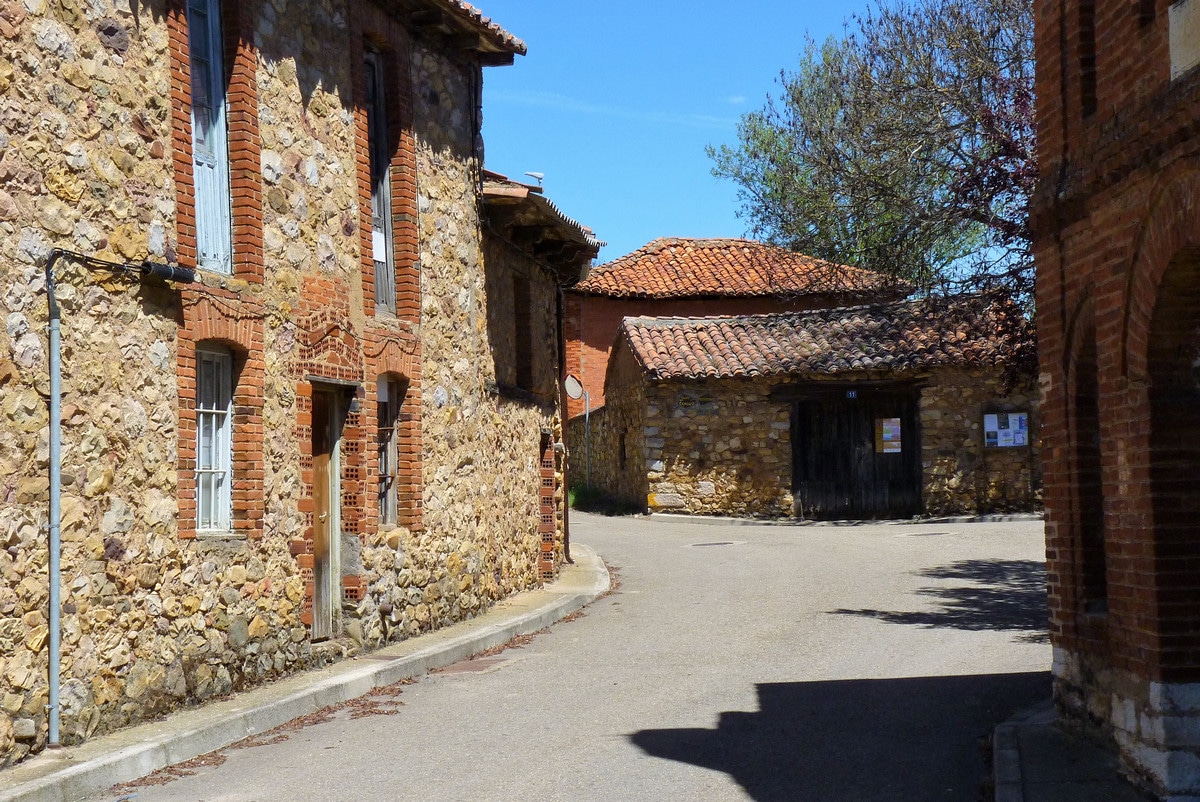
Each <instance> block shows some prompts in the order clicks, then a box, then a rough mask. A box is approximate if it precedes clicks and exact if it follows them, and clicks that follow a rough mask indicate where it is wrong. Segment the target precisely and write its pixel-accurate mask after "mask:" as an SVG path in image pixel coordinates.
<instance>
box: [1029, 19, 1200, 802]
mask: <svg viewBox="0 0 1200 802" xmlns="http://www.w3.org/2000/svg"><path fill="white" fill-rule="evenodd" d="M1035 5H1036V19H1037V29H1036V48H1037V49H1036V52H1037V59H1038V72H1037V87H1036V88H1037V92H1036V94H1037V135H1038V163H1039V171H1040V175H1039V184H1038V189H1037V192H1036V194H1035V198H1034V203H1033V207H1032V211H1031V217H1032V220H1031V222H1032V226H1033V231H1034V251H1035V258H1036V261H1037V269H1038V290H1037V306H1038V331H1039V351H1040V355H1041V385H1042V386H1043V387H1044V389H1045V403H1044V405H1043V408H1042V414H1043V431H1044V432H1045V446H1046V448H1045V487H1046V491H1045V492H1046V514H1047V519H1046V542H1047V546H1046V552H1047V574H1048V576H1049V577H1050V610H1051V613H1050V615H1051V620H1050V625H1051V640H1052V643H1053V646H1054V676H1055V696H1056V700H1057V703H1058V707H1059V710H1060V712H1061V713H1062V715H1063V717H1064V720H1065V721H1066V722H1069V723H1071V724H1074V725H1077V726H1081V727H1083V728H1085V729H1087V730H1088V731H1090V732H1092V733H1093V734H1096V735H1097V736H1099V737H1102V738H1104V739H1107V740H1108V741H1109V742H1115V744H1116V746H1117V747H1118V749H1119V751H1120V754H1121V758H1122V761H1123V763H1124V765H1125V767H1126V768H1127V769H1128V771H1129V772H1130V773H1131V775H1132V776H1134V777H1135V778H1136V779H1139V780H1140V781H1141V782H1142V783H1143V784H1144V785H1145V786H1146V787H1147V788H1149V789H1150V790H1151V791H1153V792H1155V793H1156V794H1158V795H1160V796H1162V797H1164V798H1169V799H1178V800H1184V799H1200V572H1198V571H1197V568H1198V567H1200V381H1198V373H1197V365H1198V364H1200V360H1198V357H1200V258H1198V254H1200V70H1198V69H1196V67H1197V64H1200V36H1198V35H1197V32H1198V31H1200V2H1197V0H1178V2H1168V0H1138V1H1137V2H1123V1H1122V2H1118V1H1117V0H1104V2H1079V0H1038V1H1037V2H1036V4H1035Z"/></svg>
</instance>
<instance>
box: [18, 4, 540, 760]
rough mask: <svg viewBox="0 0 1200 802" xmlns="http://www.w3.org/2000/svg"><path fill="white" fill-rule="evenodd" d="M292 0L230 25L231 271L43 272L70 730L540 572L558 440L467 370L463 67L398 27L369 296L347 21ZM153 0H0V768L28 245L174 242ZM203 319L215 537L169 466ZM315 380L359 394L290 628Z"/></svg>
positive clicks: (471, 331) (481, 283)
mask: <svg viewBox="0 0 1200 802" xmlns="http://www.w3.org/2000/svg"><path fill="white" fill-rule="evenodd" d="M295 5H296V4H292V7H291V8H288V7H287V4H285V3H281V2H277V0H262V1H261V2H258V0H255V1H254V2H247V3H241V4H237V10H236V13H235V14H232V15H231V17H230V19H231V20H235V21H236V22H237V25H238V26H239V27H238V30H240V31H241V33H242V34H244V35H243V36H242V37H241V38H240V40H239V42H238V48H239V52H240V53H242V55H241V56H239V58H241V59H242V61H240V62H239V64H243V66H244V65H245V64H248V65H249V74H250V75H251V76H253V78H252V79H251V82H252V83H253V89H254V92H253V97H255V98H257V99H256V101H255V102H256V104H257V105H256V106H255V107H254V111H255V112H256V114H255V115H252V116H253V119H252V120H250V121H249V122H250V123H252V125H250V127H249V128H247V129H246V130H243V131H242V132H241V134H239V135H244V136H246V137H247V138H248V139H251V140H253V143H254V144H255V147H257V148H261V153H260V155H259V156H258V157H257V163H256V164H254V165H253V168H254V169H251V170H250V171H249V172H247V173H244V174H242V175H241V179H242V180H243V184H237V183H236V181H235V192H237V191H239V190H238V189H237V187H238V186H243V185H245V186H250V187H251V189H253V190H254V191H253V192H251V193H250V194H251V197H248V198H242V199H241V200H237V199H235V213H236V212H237V209H242V208H245V209H249V210H251V211H253V210H254V209H257V210H258V211H257V214H260V215H261V219H256V218H255V217H254V214H250V215H249V217H244V218H243V217H239V218H238V220H236V221H235V223H236V225H235V243H234V246H235V247H234V254H235V255H234V270H233V273H232V274H231V275H229V276H220V275H215V274H204V273H202V274H201V275H200V277H199V279H200V280H199V282H198V284H197V285H194V286H192V287H189V288H184V289H180V288H178V287H176V286H168V285H164V284H163V283H161V282H158V283H155V282H153V281H147V282H144V283H139V282H138V281H136V280H135V279H132V278H130V277H129V276H126V275H124V274H110V273H105V272H98V271H86V270H84V269H82V268H81V267H80V266H79V265H78V264H76V263H74V262H72V261H70V260H64V261H62V262H60V263H59V268H58V271H57V272H58V283H59V289H58V297H59V299H60V302H61V303H62V308H63V313H62V317H63V364H64V368H63V376H64V398H63V435H64V452H63V475H64V487H63V519H62V536H63V557H62V560H63V563H62V565H63V588H62V592H63V614H64V615H63V622H62V626H63V672H62V679H63V691H62V693H63V707H62V714H63V731H62V740H63V741H64V742H65V743H68V744H70V743H76V742H78V741H80V740H83V739H85V738H87V737H89V736H91V735H92V734H94V733H97V732H105V731H110V730H112V729H115V728H117V727H120V726H124V725H126V724H129V723H133V722H136V721H140V720H144V719H147V718H150V717H153V716H156V715H160V714H162V713H165V712H167V711H169V710H171V709H173V708H175V707H177V706H179V705H182V704H186V703H195V702H199V701H203V700H205V699H209V698H212V697H216V696H221V695H224V694H227V693H229V692H231V691H235V690H238V689H241V688H245V687H248V686H250V685H253V684H255V683H258V682H261V681H262V680H264V679H267V678H270V677H275V676H279V675H283V674H286V673H289V672H293V671H296V670H299V669H303V668H306V667H309V666H312V665H316V664H319V663H321V662H323V661H325V660H328V659H331V658H335V657H338V656H341V655H343V654H345V653H347V652H348V651H352V650H354V649H357V648H360V647H362V646H368V647H369V646H374V645H378V644H381V643H383V642H385V641H389V640H398V639H402V638H405V637H409V636H411V635H414V634H417V633H419V632H424V631H428V630H430V629H433V628H435V627H438V626H442V625H444V624H447V623H450V622H452V621H457V620H460V619H462V618H465V617H469V616H472V615H475V614H476V613H478V612H480V611H481V610H483V609H484V608H486V607H487V606H488V605H489V604H491V603H492V602H493V601H494V600H496V599H498V598H501V597H503V596H505V595H507V594H509V593H512V592H515V591H518V590H522V589H525V588H528V587H530V586H532V585H534V584H536V583H537V582H538V581H539V579H538V570H537V568H538V567H537V559H538V552H539V536H538V532H537V520H538V518H537V500H538V458H539V449H540V440H541V436H542V432H543V430H545V429H549V430H550V431H551V432H552V433H553V436H554V437H560V436H561V432H560V430H559V425H558V415H557V411H556V408H555V405H554V404H553V403H551V404H550V405H549V406H547V405H545V404H528V403H513V402H511V401H509V400H505V399H501V398H500V397H499V396H498V395H497V393H496V392H495V384H496V382H495V372H494V367H493V361H492V358H491V347H492V344H491V343H490V342H489V331H488V327H487V303H488V298H487V292H486V287H485V278H484V264H483V258H482V254H481V247H482V246H481V235H480V221H479V211H478V210H479V194H478V187H479V173H478V170H479V164H478V163H477V160H476V152H475V146H476V135H477V126H478V111H477V103H478V97H479V95H478V93H479V75H478V67H477V66H476V65H473V64H472V63H470V62H469V61H462V60H460V58H461V57H460V56H458V55H455V56H453V57H450V56H447V55H445V54H444V53H443V52H442V51H441V50H440V49H439V48H438V47H437V46H436V44H435V43H429V42H424V43H423V42H415V41H414V42H412V43H406V44H405V46H404V47H402V48H400V49H401V50H405V49H406V48H407V49H408V52H409V56H410V59H411V60H410V64H409V67H408V71H407V72H406V73H404V74H405V75H407V76H408V79H409V80H411V83H412V96H413V109H412V120H413V123H412V125H413V128H412V131H411V137H412V147H413V155H414V158H413V161H414V162H415V171H416V184H417V188H418V189H417V203H418V205H419V225H418V226H417V228H418V231H417V237H418V245H417V246H416V247H417V249H418V256H419V269H420V293H421V295H420V315H419V318H417V319H413V320H405V319H403V316H402V317H401V319H397V320H380V319H377V318H375V317H374V316H373V311H374V310H373V299H371V298H368V297H365V295H364V281H363V278H362V273H361V271H362V269H363V268H362V265H363V251H362V247H363V246H362V243H363V240H364V237H363V236H362V231H361V219H362V210H361V207H360V201H361V198H362V195H361V184H360V176H359V172H360V170H359V166H360V165H359V161H360V159H359V156H358V155H357V154H356V133H355V127H356V125H357V123H356V111H355V105H354V102H353V96H354V92H353V85H354V81H355V72H354V69H353V68H352V64H351V60H348V59H347V58H346V54H347V53H348V52H349V53H354V52H357V50H356V49H357V48H358V47H359V46H360V44H361V43H360V42H356V41H353V35H354V32H355V31H357V30H359V28H358V27H355V26H361V24H362V23H363V20H364V19H366V16H365V15H363V14H360V13H358V12H357V11H356V8H357V6H356V5H355V4H353V3H348V2H342V1H341V0H337V1H336V2H335V1H334V0H325V2H317V1H316V0H314V1H313V2H307V3H304V4H303V9H302V12H301V10H298V9H297V8H296V7H295ZM179 7H180V6H179V4H171V5H170V6H169V7H168V3H166V2H162V1H161V0H160V2H151V3H131V2H129V0H91V1H90V2H87V3H77V2H74V0H60V1H59V2H49V0H0V287H2V288H3V289H2V292H3V294H2V295H0V317H3V319H4V322H5V325H4V327H3V328H2V329H0V763H4V764H7V763H12V762H14V761H17V760H20V759H22V758H23V757H25V756H26V755H28V754H29V753H30V752H33V751H37V750H39V749H41V748H42V747H43V746H44V745H45V743H46V736H47V733H46V721H47V719H46V710H45V705H46V703H47V698H48V678H47V655H46V641H47V633H48V622H47V610H48V600H47V592H48V591H47V585H48V575H47V542H46V530H47V506H46V505H47V496H48V486H49V481H48V478H47V477H48V465H49V454H48V415H47V394H48V378H47V376H48V374H47V364H48V362H47V360H48V355H47V344H46V339H45V333H44V332H45V329H46V322H47V321H46V315H47V313H46V300H45V296H46V293H45V289H46V287H45V280H44V273H43V271H44V265H45V262H46V260H47V257H48V255H49V253H50V250H51V248H52V247H56V246H57V247H62V248H67V249H72V250H77V251H80V252H83V253H86V254H91V255H96V256H99V257H103V258H107V259H114V260H120V261H128V260H132V261H138V260H142V259H147V258H149V259H152V260H155V261H163V262H174V261H176V260H180V261H184V262H186V258H181V252H184V251H186V250H187V248H186V247H185V246H183V245H181V242H184V241H186V239H187V235H186V233H185V232H183V229H184V228H186V226H185V225H184V224H183V223H182V222H181V214H180V210H179V207H178V205H177V202H178V201H177V197H178V194H179V193H178V186H179V181H180V180H182V179H181V171H183V170H186V169H187V168H188V166H189V157H187V156H185V155H183V154H180V153H179V152H178V141H179V137H178V136H177V135H176V134H177V133H178V132H177V131H174V129H173V126H175V125H177V124H178V120H177V115H173V113H172V109H173V107H174V102H175V101H174V100H173V95H172V92H173V86H174V87H177V86H178V85H179V84H178V76H173V74H172V70H171V51H172V45H171V39H170V35H171V34H170V31H171V24H172V23H171V19H172V17H171V16H170V15H171V14H177V13H178V11H179ZM243 51H245V52H243ZM247 53H248V54H249V55H248V56H247V55H246V54H247ZM248 124H249V123H248ZM246 152H253V149H251V150H250V151H246ZM243 155H244V153H243ZM255 192H256V193H257V195H255ZM238 204H241V205H240V206H239V205H238ZM256 204H257V206H256ZM239 226H240V228H239ZM368 239H369V238H368ZM255 264H257V265H258V267H255ZM206 339H214V340H218V341H220V342H222V343H227V344H229V345H231V347H233V348H234V351H235V355H237V357H238V358H237V362H238V379H237V381H238V387H237V389H236V397H235V411H234V415H235V420H237V421H240V422H241V423H242V424H244V425H243V426H242V427H241V428H240V429H239V430H238V432H235V438H238V439H237V441H236V442H235V450H236V451H237V454H235V459H240V460H241V462H239V463H238V464H237V465H235V470H234V478H235V486H234V499H235V500H234V505H235V513H234V520H235V526H234V529H235V531H234V532H232V533H230V535H229V536H225V537H208V536H197V535H196V533H195V519H194V514H195V512H194V511H195V498H194V489H189V486H188V485H187V484H186V482H185V480H184V478H182V477H185V476H189V475H190V472H191V470H192V464H193V463H192V460H194V454H192V452H194V449H195V434H194V425H195V424H194V420H195V416H194V413H193V412H191V411H190V409H191V405H192V403H193V401H192V400H191V399H193V398H194V393H195V376H194V373H190V374H189V372H188V370H189V365H194V348H195V345H196V343H197V342H200V341H204V340H206ZM189 360H192V361H191V362H189ZM190 369H191V370H194V367H192V368H190ZM384 373H395V374H397V375H402V376H403V377H405V378H406V379H408V380H409V395H408V397H407V400H406V404H407V406H406V408H405V412H404V415H405V421H406V424H405V425H406V426H409V427H410V432H409V434H410V442H411V443H415V446H414V447H415V448H416V449H417V450H416V451H415V452H414V453H411V454H409V455H408V461H409V464H410V467H411V470H412V471H413V475H414V476H415V477H416V478H415V479H414V482H413V487H414V488H415V491H414V493H415V495H412V496H410V497H407V498H405V499H404V501H403V503H404V504H405V505H406V508H407V511H408V513H409V515H408V517H407V518H405V521H407V523H405V524H404V525H400V526H391V527H381V526H379V525H378V523H377V507H376V504H375V500H374V498H375V481H376V473H375V467H374V465H375V462H374V460H375V447H376V446H375V437H376V433H375V399H376V395H375V381H376V377H377V376H379V375H381V374H384ZM319 379H325V380H345V381H349V382H350V386H351V389H350V390H348V391H347V396H346V400H347V401H348V402H349V401H350V400H351V397H352V396H353V395H354V392H353V387H355V386H361V387H363V388H364V390H365V392H361V393H359V394H358V398H357V400H356V401H355V404H354V405H353V406H351V407H350V411H349V412H348V413H347V416H346V421H345V425H344V427H343V430H342V439H343V463H344V467H343V472H342V476H341V480H342V482H341V487H342V492H343V497H342V499H341V500H340V504H341V508H342V513H343V516H342V517H343V518H344V528H343V532H342V537H341V545H342V577H341V579H342V583H341V584H342V589H343V591H344V596H343V597H342V598H340V599H338V600H337V607H338V610H337V618H338V621H339V628H340V631H341V633H342V637H341V638H337V639H335V640H333V641H330V642H328V643H317V644H314V643H313V641H312V639H311V632H310V629H309V627H308V623H309V621H311V605H312V589H311V584H312V579H311V565H312V562H311V555H306V554H305V549H306V548H308V546H307V544H308V543H311V528H312V497H311V495H312V488H311V481H312V479H311V476H312V471H311V450H306V449H308V445H306V444H307V443H308V441H309V439H310V438H311V393H312V387H313V382H314V381H316V380H319ZM189 427H191V428H189ZM189 454H192V455H191V456H189ZM238 455H240V457H239V456H238ZM191 487H193V488H194V484H193V485H192V486H191ZM560 541H561V538H560ZM560 553H561V549H560Z"/></svg>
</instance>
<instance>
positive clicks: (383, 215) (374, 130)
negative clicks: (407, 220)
mask: <svg viewBox="0 0 1200 802" xmlns="http://www.w3.org/2000/svg"><path fill="white" fill-rule="evenodd" d="M383 65H384V60H383V56H381V55H380V54H379V53H376V52H375V51H372V50H368V51H367V54H366V61H365V66H366V69H365V72H366V78H367V153H368V157H369V160H370V170H371V251H372V258H373V261H374V262H375V311H376V312H390V313H393V314H394V313H395V312H396V268H395V260H394V256H393V253H392V172H391V149H390V148H389V147H388V121H387V96H386V95H385V94H384V83H385V82H384V79H383Z"/></svg>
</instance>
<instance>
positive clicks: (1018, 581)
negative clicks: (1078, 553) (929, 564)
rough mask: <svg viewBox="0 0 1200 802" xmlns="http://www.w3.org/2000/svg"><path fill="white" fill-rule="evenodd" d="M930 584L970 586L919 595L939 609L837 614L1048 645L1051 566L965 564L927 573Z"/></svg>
mask: <svg viewBox="0 0 1200 802" xmlns="http://www.w3.org/2000/svg"><path fill="white" fill-rule="evenodd" d="M919 575H920V576H924V577H928V578H930V579H943V580H960V581H963V582H967V583H969V584H962V585H954V586H947V585H938V586H934V587H928V588H922V589H920V590H918V591H917V593H918V594H920V595H922V596H927V597H929V598H933V599H936V600H938V602H939V603H940V606H939V607H938V608H937V609H934V610H921V611H918V612H900V611H895V610H869V609H868V610H846V609H841V610H833V611H832V613H833V614H834V615H859V616H864V617H867V618H878V619H879V620H881V621H887V622H889V623H892V624H912V625H915V626H923V627H931V628H932V627H948V628H951V629H969V630H997V631H1005V632H1024V633H1026V634H1025V635H1023V636H1021V638H1020V640H1023V641H1027V642H1031V643H1047V642H1049V636H1048V635H1047V632H1046V620H1047V617H1048V615H1049V613H1048V611H1047V608H1046V565H1045V563H1041V562H1037V561H1035V560H960V561H959V562H956V563H951V564H950V565H945V566H941V567H940V568H931V569H929V570H927V571H922V572H921V573H920V574H919Z"/></svg>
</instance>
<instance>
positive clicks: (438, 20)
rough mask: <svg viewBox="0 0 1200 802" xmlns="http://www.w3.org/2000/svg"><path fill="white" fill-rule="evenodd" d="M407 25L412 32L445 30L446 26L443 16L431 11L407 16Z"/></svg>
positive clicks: (415, 12)
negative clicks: (432, 29)
mask: <svg viewBox="0 0 1200 802" xmlns="http://www.w3.org/2000/svg"><path fill="white" fill-rule="evenodd" d="M408 24H409V26H410V27H411V28H413V29H414V30H426V29H428V28H445V27H446V25H447V23H446V17H445V15H443V14H442V12H440V11H434V10H432V9H426V10H423V11H414V12H412V13H411V14H409V15H408Z"/></svg>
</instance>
